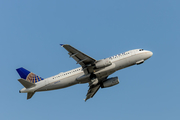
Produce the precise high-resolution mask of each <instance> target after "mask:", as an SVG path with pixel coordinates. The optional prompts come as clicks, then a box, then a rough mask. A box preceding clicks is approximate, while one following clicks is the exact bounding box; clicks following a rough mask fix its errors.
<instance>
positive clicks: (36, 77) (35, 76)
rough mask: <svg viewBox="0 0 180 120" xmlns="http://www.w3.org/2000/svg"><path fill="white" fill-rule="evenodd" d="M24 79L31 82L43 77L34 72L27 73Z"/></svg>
mask: <svg viewBox="0 0 180 120" xmlns="http://www.w3.org/2000/svg"><path fill="white" fill-rule="evenodd" d="M26 80H27V81H29V82H32V83H36V82H39V81H41V80H44V79H43V78H41V77H39V76H37V75H35V74H34V73H29V75H28V76H27V77H26Z"/></svg>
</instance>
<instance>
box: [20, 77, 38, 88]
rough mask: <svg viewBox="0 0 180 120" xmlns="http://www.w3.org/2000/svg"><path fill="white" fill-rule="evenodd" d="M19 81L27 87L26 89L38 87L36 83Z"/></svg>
mask: <svg viewBox="0 0 180 120" xmlns="http://www.w3.org/2000/svg"><path fill="white" fill-rule="evenodd" d="M18 81H19V82H20V83H21V84H22V85H23V86H24V87H25V88H31V87H34V86H36V84H35V83H31V82H29V81H27V80H25V79H22V78H21V79H18Z"/></svg>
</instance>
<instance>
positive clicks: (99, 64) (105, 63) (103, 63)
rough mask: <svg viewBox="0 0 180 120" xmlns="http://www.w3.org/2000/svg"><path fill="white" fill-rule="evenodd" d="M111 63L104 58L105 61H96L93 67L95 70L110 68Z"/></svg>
mask: <svg viewBox="0 0 180 120" xmlns="http://www.w3.org/2000/svg"><path fill="white" fill-rule="evenodd" d="M111 64H112V63H111V61H110V60H109V58H106V59H102V60H100V61H98V62H97V63H96V64H95V67H96V68H104V67H107V66H110V65H111Z"/></svg>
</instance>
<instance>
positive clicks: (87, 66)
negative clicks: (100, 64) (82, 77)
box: [61, 44, 96, 74]
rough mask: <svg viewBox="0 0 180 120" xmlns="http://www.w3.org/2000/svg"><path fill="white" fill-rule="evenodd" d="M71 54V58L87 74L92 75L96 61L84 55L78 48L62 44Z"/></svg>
mask: <svg viewBox="0 0 180 120" xmlns="http://www.w3.org/2000/svg"><path fill="white" fill-rule="evenodd" d="M61 46H62V47H64V48H65V49H66V50H67V51H68V52H69V53H68V54H69V55H70V57H72V58H73V59H74V60H76V62H77V64H80V65H81V66H82V68H83V70H84V73H85V74H88V73H91V72H92V71H93V69H92V65H93V64H94V62H95V61H96V60H95V59H94V58H92V57H90V56H88V55H86V54H84V53H83V52H81V51H79V50H77V49H76V48H74V47H72V46H70V45H67V44H61Z"/></svg>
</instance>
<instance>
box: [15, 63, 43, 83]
mask: <svg viewBox="0 0 180 120" xmlns="http://www.w3.org/2000/svg"><path fill="white" fill-rule="evenodd" d="M16 71H17V72H18V73H19V75H20V77H21V78H22V79H25V80H27V81H29V82H31V83H36V82H39V81H41V80H44V79H43V78H42V77H39V76H37V75H35V74H34V73H32V72H30V71H28V70H26V69H24V68H22V67H21V68H18V69H16Z"/></svg>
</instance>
